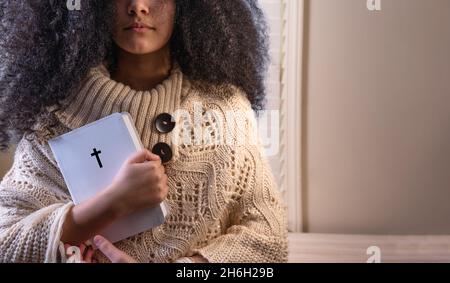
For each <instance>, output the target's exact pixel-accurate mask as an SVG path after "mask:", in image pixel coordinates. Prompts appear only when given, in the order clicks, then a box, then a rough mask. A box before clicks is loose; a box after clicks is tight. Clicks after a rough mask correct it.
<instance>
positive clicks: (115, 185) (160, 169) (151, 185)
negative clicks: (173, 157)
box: [104, 150, 168, 216]
mask: <svg viewBox="0 0 450 283" xmlns="http://www.w3.org/2000/svg"><path fill="white" fill-rule="evenodd" d="M167 179H168V177H167V175H166V172H165V169H164V166H163V165H162V164H161V159H160V157H159V156H158V155H156V154H153V153H151V152H150V151H149V150H142V151H140V152H138V153H136V154H135V155H133V156H131V157H130V158H129V159H128V160H127V161H126V162H125V163H124V164H123V165H122V168H121V169H120V171H119V172H118V174H117V175H116V177H115V178H114V180H113V182H112V184H111V186H110V187H109V188H108V189H107V190H106V192H105V194H104V196H105V197H106V198H108V202H109V203H110V204H111V206H112V207H113V210H114V211H116V212H118V215H120V216H127V215H129V214H132V213H134V212H137V211H140V210H143V209H145V208H149V207H153V206H156V205H158V204H160V203H161V202H163V201H164V199H165V198H166V196H167V193H168V186H167Z"/></svg>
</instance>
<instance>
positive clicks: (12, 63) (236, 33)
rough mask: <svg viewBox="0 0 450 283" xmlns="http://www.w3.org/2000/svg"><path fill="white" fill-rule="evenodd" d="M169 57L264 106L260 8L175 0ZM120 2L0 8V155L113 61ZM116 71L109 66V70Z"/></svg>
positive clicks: (252, 0)
mask: <svg viewBox="0 0 450 283" xmlns="http://www.w3.org/2000/svg"><path fill="white" fill-rule="evenodd" d="M175 2H176V7H177V12H176V19H175V27H174V33H173V36H172V39H171V45H170V46H171V53H172V57H173V59H174V60H176V61H177V62H178V64H179V65H180V67H181V69H182V71H183V73H184V74H185V75H186V76H188V77H189V78H190V79H191V80H194V81H198V82H204V83H207V84H210V85H221V84H231V85H234V86H237V87H239V88H241V89H242V90H243V91H244V92H245V93H246V94H247V97H248V99H249V101H250V102H251V104H252V107H253V109H254V110H255V111H256V112H258V111H259V110H262V109H263V107H264V103H265V86H264V79H265V75H266V71H267V67H268V61H269V52H268V49H269V46H268V35H267V25H266V22H265V19H264V15H263V12H262V10H261V9H260V8H259V6H258V3H257V2H258V1H257V0H226V1H224V0H175ZM114 10H115V2H114V1H111V0H81V10H79V11H77V10H75V11H69V10H68V9H67V3H66V1H58V0H42V1H35V0H2V1H1V2H0V150H6V149H7V148H8V146H9V145H10V144H11V143H14V142H17V141H18V140H19V139H20V138H21V137H22V136H23V134H24V133H26V132H29V131H32V127H33V125H34V124H35V123H36V121H37V119H38V118H37V117H38V115H39V113H40V112H41V111H43V109H44V108H45V107H47V106H51V105H57V104H59V102H60V101H61V100H63V99H64V98H66V97H68V96H69V95H71V94H72V93H73V92H75V91H77V90H78V88H79V87H80V84H81V81H82V80H83V79H84V78H85V77H86V76H87V74H88V71H89V69H91V68H93V67H96V66H98V65H99V64H101V63H102V62H104V61H105V60H108V61H109V62H111V60H114V49H115V48H116V47H115V44H114V42H113V41H112V36H111V34H112V27H113V24H114V22H113V21H114V15H115V14H114V13H115V11H114ZM111 66H112V64H111Z"/></svg>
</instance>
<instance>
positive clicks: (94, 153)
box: [91, 148, 103, 168]
mask: <svg viewBox="0 0 450 283" xmlns="http://www.w3.org/2000/svg"><path fill="white" fill-rule="evenodd" d="M101 153H102V152H101V151H97V149H96V148H94V152H93V153H92V154H91V156H92V157H94V156H95V158H97V162H98V166H100V168H103V164H102V161H101V160H100V156H99V155H100V154H101Z"/></svg>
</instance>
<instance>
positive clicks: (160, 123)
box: [155, 113, 175, 134]
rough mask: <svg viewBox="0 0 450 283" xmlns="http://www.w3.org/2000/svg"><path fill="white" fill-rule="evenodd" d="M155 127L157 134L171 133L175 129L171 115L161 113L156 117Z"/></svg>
mask: <svg viewBox="0 0 450 283" xmlns="http://www.w3.org/2000/svg"><path fill="white" fill-rule="evenodd" d="M155 127H156V129H157V130H158V132H160V133H163V134H167V133H170V132H171V131H173V129H174V128H175V121H174V119H173V117H172V115H170V114H168V113H163V114H160V115H158V117H156V119H155Z"/></svg>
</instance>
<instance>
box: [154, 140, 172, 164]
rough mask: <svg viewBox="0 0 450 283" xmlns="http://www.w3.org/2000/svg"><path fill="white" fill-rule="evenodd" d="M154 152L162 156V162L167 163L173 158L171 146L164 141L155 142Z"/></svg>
mask: <svg viewBox="0 0 450 283" xmlns="http://www.w3.org/2000/svg"><path fill="white" fill-rule="evenodd" d="M152 152H153V153H154V154H156V155H158V156H159V157H161V162H162V163H167V162H169V161H170V160H172V156H173V154H172V149H171V148H170V146H169V145H168V144H167V143H164V142H160V143H157V144H155V146H154V147H153V149H152Z"/></svg>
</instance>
